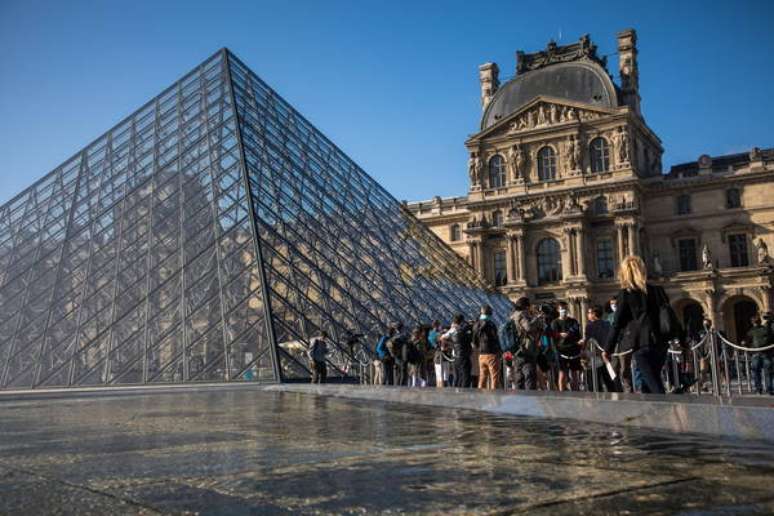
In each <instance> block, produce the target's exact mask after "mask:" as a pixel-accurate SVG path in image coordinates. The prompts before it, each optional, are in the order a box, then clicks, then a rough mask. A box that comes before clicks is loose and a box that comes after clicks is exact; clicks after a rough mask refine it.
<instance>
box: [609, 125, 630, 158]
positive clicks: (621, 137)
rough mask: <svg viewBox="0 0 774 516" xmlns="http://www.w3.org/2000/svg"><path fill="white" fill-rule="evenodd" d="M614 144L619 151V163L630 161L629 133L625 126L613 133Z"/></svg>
mask: <svg viewBox="0 0 774 516" xmlns="http://www.w3.org/2000/svg"><path fill="white" fill-rule="evenodd" d="M613 144H614V145H615V148H616V150H617V151H618V163H627V162H628V161H629V135H628V133H627V132H626V130H625V129H624V128H623V127H619V128H618V131H617V132H616V133H614V134H613Z"/></svg>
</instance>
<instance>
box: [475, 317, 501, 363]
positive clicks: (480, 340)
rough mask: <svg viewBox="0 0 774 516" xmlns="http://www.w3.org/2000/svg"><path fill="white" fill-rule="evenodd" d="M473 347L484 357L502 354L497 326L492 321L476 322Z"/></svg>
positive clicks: (480, 320)
mask: <svg viewBox="0 0 774 516" xmlns="http://www.w3.org/2000/svg"><path fill="white" fill-rule="evenodd" d="M473 345H474V346H476V348H478V352H479V353H481V354H482V355H496V354H498V353H500V351H501V349H500V338H499V337H498V336H497V326H495V323H493V322H492V320H491V319H486V320H482V319H479V320H478V321H476V324H475V326H474V327H473Z"/></svg>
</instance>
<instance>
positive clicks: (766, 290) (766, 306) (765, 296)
mask: <svg viewBox="0 0 774 516" xmlns="http://www.w3.org/2000/svg"><path fill="white" fill-rule="evenodd" d="M758 288H759V289H760V292H761V301H762V302H763V305H761V312H769V311H771V287H766V286H763V287H758Z"/></svg>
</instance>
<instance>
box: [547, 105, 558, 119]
mask: <svg viewBox="0 0 774 516" xmlns="http://www.w3.org/2000/svg"><path fill="white" fill-rule="evenodd" d="M548 120H549V122H550V123H551V124H555V123H556V122H557V121H558V120H557V113H556V105H555V104H551V106H550V107H549V108H548Z"/></svg>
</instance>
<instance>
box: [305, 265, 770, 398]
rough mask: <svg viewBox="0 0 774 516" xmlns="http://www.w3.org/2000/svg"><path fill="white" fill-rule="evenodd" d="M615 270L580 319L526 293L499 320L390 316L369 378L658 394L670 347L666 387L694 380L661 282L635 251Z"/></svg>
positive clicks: (318, 363) (320, 362) (483, 312)
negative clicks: (651, 279) (611, 283)
mask: <svg viewBox="0 0 774 516" xmlns="http://www.w3.org/2000/svg"><path fill="white" fill-rule="evenodd" d="M619 279H620V283H621V285H620V286H621V289H620V291H619V292H618V294H617V295H616V296H615V297H613V298H612V299H609V300H608V302H607V304H606V306H604V307H603V306H602V305H593V306H591V307H589V308H588V311H587V313H586V320H587V321H588V322H587V323H586V325H585V328H581V325H580V323H579V322H578V320H577V319H576V318H575V317H573V314H572V313H571V312H570V307H569V305H568V303H566V302H564V301H552V302H545V303H541V304H537V305H535V304H532V303H531V302H530V300H529V299H528V298H527V297H522V298H520V299H518V300H517V301H516V303H515V304H514V310H513V312H512V313H511V314H510V315H509V317H508V318H507V319H506V320H505V321H496V320H494V318H493V313H492V308H491V307H490V306H488V305H484V306H482V307H481V308H480V311H479V313H478V314H477V315H476V317H475V318H473V319H471V318H466V317H465V315H464V314H455V315H454V316H453V317H452V318H451V322H450V324H448V326H445V325H443V324H442V323H441V322H440V321H433V322H432V323H431V324H426V325H419V326H417V327H415V328H412V329H411V330H410V331H406V330H405V328H404V327H403V325H402V323H400V322H396V323H393V324H390V325H389V328H388V332H387V334H386V335H384V336H382V337H381V338H380V339H379V341H378V342H377V343H376V346H375V359H374V361H373V375H372V380H373V383H374V384H377V385H398V386H407V387H426V386H433V385H434V386H436V387H460V388H469V387H472V388H479V389H498V388H501V387H504V388H507V389H515V390H558V391H565V390H572V391H578V390H586V391H592V390H594V391H606V392H642V393H655V394H663V393H665V392H666V389H665V386H664V376H663V374H662V373H663V371H664V370H665V368H664V366H665V363H666V362H667V356H668V354H669V353H670V352H671V353H672V357H673V360H672V362H671V363H672V364H673V365H675V364H677V365H678V366H679V367H674V369H673V370H671V371H670V368H666V371H667V378H668V379H669V383H670V385H671V386H672V387H671V389H672V392H682V391H684V390H685V389H686V388H687V387H688V386H690V385H692V384H693V383H694V382H696V381H701V380H702V378H701V375H700V374H699V372H698V371H696V372H691V373H692V374H688V367H687V366H688V363H689V361H688V360H685V358H684V356H683V355H682V352H680V351H675V349H674V346H675V343H686V342H688V341H687V340H686V335H685V332H684V330H683V328H682V326H681V324H680V322H679V321H678V318H677V316H676V314H675V312H674V311H673V309H672V307H671V305H670V303H669V299H668V297H667V295H666V293H665V292H664V289H663V288H661V287H659V286H656V285H652V284H650V283H648V281H647V270H646V267H645V264H644V262H643V261H642V259H641V258H639V257H637V256H629V257H627V258H625V259H624V260H623V262H622V263H621V266H620V271H619ZM766 321H767V322H766V324H765V325H764V324H763V322H762V320H761V317H760V316H756V318H754V321H753V327H752V329H751V330H750V332H749V334H748V339H747V342H748V344H749V345H750V346H752V348H753V350H755V349H761V348H763V351H761V352H757V353H753V355H752V357H753V361H752V374H753V375H754V378H755V388H756V390H757V391H758V392H762V391H763V389H764V387H766V388H767V389H768V392H769V394H772V393H774V349H766V347H767V346H769V345H771V343H772V342H774V338H773V337H774V331H773V330H772V327H774V324H772V318H768V319H767V320H766ZM709 331H712V330H711V327H709V326H707V325H706V324H705V332H709ZM325 338H327V337H326V336H323V337H322V338H319V339H316V340H313V343H312V346H311V347H310V360H311V362H312V364H311V367H312V371H313V380H312V381H313V382H324V381H325V360H324V354H325V352H327V351H326V350H327V347H326V345H325ZM670 346H672V348H670ZM670 349H671V351H670ZM678 349H681V348H679V346H678ZM321 357H322V359H321ZM681 357H683V358H681ZM683 366H685V367H683ZM681 367H682V368H681ZM503 368H504V369H503ZM726 374H727V375H728V373H726ZM670 375H673V376H674V377H670ZM762 379H763V380H762ZM726 380H728V378H727V379H726Z"/></svg>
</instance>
